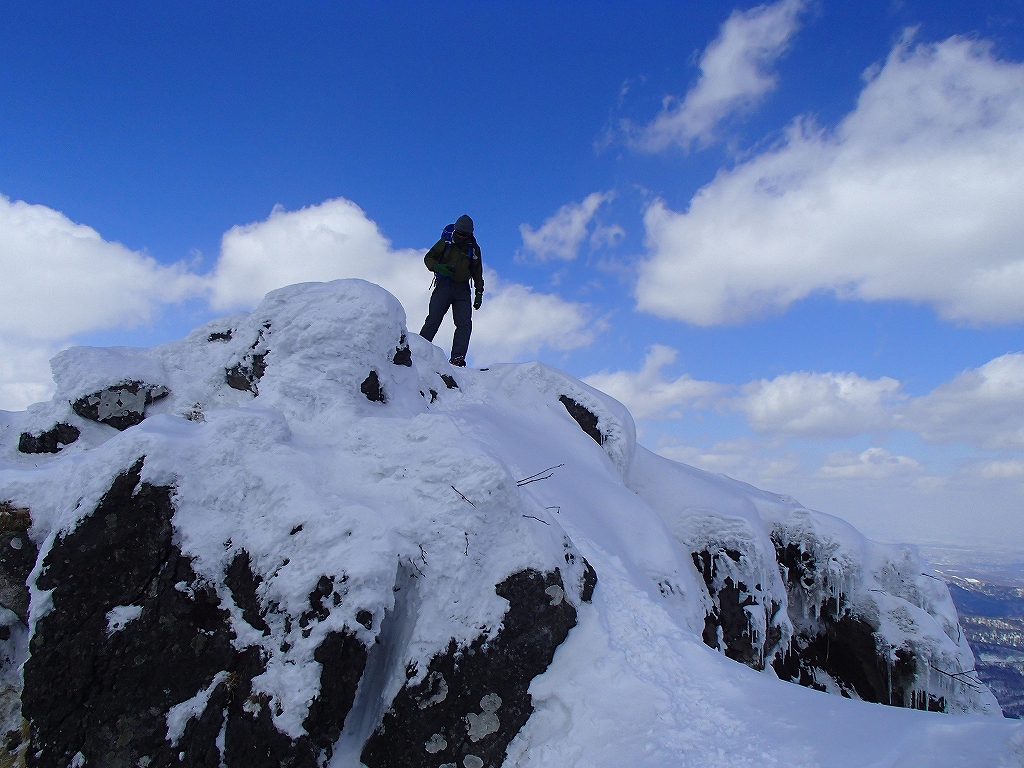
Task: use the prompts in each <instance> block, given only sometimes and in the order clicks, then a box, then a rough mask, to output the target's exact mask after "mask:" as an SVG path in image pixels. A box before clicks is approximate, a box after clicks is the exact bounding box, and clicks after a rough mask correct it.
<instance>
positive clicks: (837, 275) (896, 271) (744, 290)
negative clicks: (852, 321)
mask: <svg viewBox="0 0 1024 768" xmlns="http://www.w3.org/2000/svg"><path fill="white" fill-rule="evenodd" d="M1021 157H1024V65H1022V64H1019V63H1014V62H1004V61H999V60H997V59H996V58H995V57H994V56H993V55H992V53H991V51H990V49H989V47H988V46H987V45H986V44H984V43H982V42H978V41H972V40H966V39H962V38H951V39H949V40H946V41H945V42H942V43H938V44H934V45H918V46H916V47H915V46H911V44H910V43H909V42H903V43H901V44H899V45H897V46H896V47H895V49H894V50H893V51H892V53H891V55H890V56H889V57H888V59H887V61H886V62H885V64H884V66H882V67H879V68H876V70H875V71H873V72H872V73H871V74H870V76H869V77H868V82H867V84H866V86H865V87H864V89H863V91H862V93H861V95H860V97H859V100H858V103H857V106H856V109H855V110H854V111H853V112H852V113H850V114H849V115H848V116H847V117H846V118H845V119H844V120H843V121H842V123H841V124H840V125H839V126H838V127H837V128H836V130H835V131H834V132H831V133H829V132H826V131H823V130H819V129H818V128H816V127H815V126H814V125H813V124H812V123H811V121H809V120H806V119H800V120H797V121H795V122H794V123H793V124H792V125H791V126H790V128H789V130H788V133H787V135H786V137H785V140H784V141H782V142H781V143H780V144H779V145H778V146H776V147H774V148H772V149H770V150H768V151H765V152H763V153H761V154H759V155H756V156H754V157H753V158H751V159H750V160H748V161H747V162H744V163H741V164H740V165H738V166H737V167H736V168H734V169H732V170H730V171H722V172H720V173H719V175H718V176H717V177H716V178H715V180H714V181H712V182H711V183H710V184H708V185H707V186H706V187H704V188H703V189H701V190H700V191H699V192H698V193H697V194H696V195H695V196H694V197H693V199H692V200H691V202H690V205H689V209H688V210H687V211H686V212H685V213H676V212H674V211H671V210H669V209H668V208H667V207H666V205H665V204H664V203H662V202H658V203H655V204H654V205H652V206H651V207H650V208H648V210H647V212H646V215H645V224H646V228H647V237H648V242H649V248H650V252H649V258H648V260H647V261H646V262H645V263H644V264H643V265H642V267H641V271H640V277H639V281H638V284H637V288H636V297H637V300H638V306H639V308H640V309H642V310H645V311H648V312H652V313H654V314H656V315H659V316H662V317H669V318H676V319H680V320H684V321H687V322H690V323H694V324H697V325H704V326H708V325H715V324H719V323H737V322H741V321H744V320H747V319H749V318H752V317H757V316H760V315H764V314H766V313H772V312H779V311H782V310H784V309H785V308H786V307H787V306H789V304H791V303H792V302H794V301H797V300H799V299H801V298H804V297H806V296H808V295H810V294H811V293H814V292H816V291H831V292H834V293H835V294H836V295H837V296H838V297H839V298H842V299H859V300H866V301H875V300H909V301H912V302H926V303H930V304H931V305H933V306H934V307H935V309H936V310H937V311H938V313H939V314H940V315H941V316H942V317H944V318H947V319H952V320H960V321H968V322H973V323H983V322H1009V321H1019V320H1022V319H1024V163H1021V162H1020V158H1021Z"/></svg>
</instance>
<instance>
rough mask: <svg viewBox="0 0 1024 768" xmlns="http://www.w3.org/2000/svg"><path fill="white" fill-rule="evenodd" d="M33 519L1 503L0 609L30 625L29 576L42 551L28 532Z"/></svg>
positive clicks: (25, 512)
mask: <svg viewBox="0 0 1024 768" xmlns="http://www.w3.org/2000/svg"><path fill="white" fill-rule="evenodd" d="M31 526H32V518H31V516H30V514H29V511H28V510H27V509H22V508H20V507H15V506H14V505H13V504H11V503H10V502H6V501H4V502H0V605H2V606H3V607H4V608H7V609H8V610H10V611H12V612H14V613H15V614H16V615H17V617H18V618H19V619H21V621H22V623H23V624H25V625H27V624H28V602H29V591H28V584H27V583H26V582H27V580H28V575H29V573H30V572H31V571H32V568H34V567H35V564H36V557H38V555H39V551H38V549H37V548H36V545H35V544H34V543H33V542H32V539H30V538H29V537H28V529H29V528H30V527H31Z"/></svg>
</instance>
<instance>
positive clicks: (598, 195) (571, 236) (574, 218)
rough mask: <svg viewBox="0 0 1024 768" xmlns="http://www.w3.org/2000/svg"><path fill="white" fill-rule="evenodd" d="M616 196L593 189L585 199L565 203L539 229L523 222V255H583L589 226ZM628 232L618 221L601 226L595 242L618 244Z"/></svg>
mask: <svg viewBox="0 0 1024 768" xmlns="http://www.w3.org/2000/svg"><path fill="white" fill-rule="evenodd" d="M614 197H615V195H614V193H612V192H593V193H592V194H589V195H587V197H586V198H585V199H584V200H583V201H582V202H579V203H569V204H567V205H563V206H562V207H561V208H559V209H558V211H557V212H556V213H555V214H554V215H553V216H551V217H549V218H548V219H547V220H545V222H544V223H543V224H541V226H540V228H539V229H533V228H532V227H531V226H530V225H529V224H520V225H519V232H520V234H521V235H522V236H523V250H522V251H520V253H519V257H520V258H523V257H525V256H527V255H530V256H532V257H533V258H534V259H536V260H537V261H547V260H549V259H564V260H566V261H571V260H572V259H575V258H576V257H577V256H578V255H579V252H580V246H581V245H582V244H583V241H584V240H586V239H587V235H588V227H589V226H590V222H591V220H593V218H594V214H595V213H597V209H598V208H600V207H601V206H602V205H604V204H605V203H607V202H609V201H611V200H612V198H614ZM624 234H625V233H624V232H623V230H622V228H621V227H619V226H617V225H615V226H612V227H597V228H596V229H595V231H594V234H593V236H592V242H593V243H594V244H595V245H599V244H601V243H606V244H609V245H614V244H615V242H616V241H617V239H618V238H621V237H622V236H623V235H624Z"/></svg>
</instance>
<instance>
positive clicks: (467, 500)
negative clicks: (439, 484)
mask: <svg viewBox="0 0 1024 768" xmlns="http://www.w3.org/2000/svg"><path fill="white" fill-rule="evenodd" d="M451 488H452V490H453V491H455V492H456V493H457V494H459V496H462V500H463V501H464V502H466V503H467V504H469V505H470V506H471V507H475V506H476V504H474V503H473V502H472V501H470V500H469V499H467V498H466V497H465V496H464V495H463V493H462V491H460V490H459V489H458V488H456V487H455V486H454V485H453V486H452V487H451Z"/></svg>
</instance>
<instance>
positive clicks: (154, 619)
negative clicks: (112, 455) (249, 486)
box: [22, 460, 235, 768]
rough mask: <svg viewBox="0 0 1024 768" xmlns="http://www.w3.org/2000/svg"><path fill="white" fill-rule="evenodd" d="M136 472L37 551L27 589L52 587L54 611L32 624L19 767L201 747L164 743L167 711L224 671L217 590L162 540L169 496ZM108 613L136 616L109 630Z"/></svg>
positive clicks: (156, 755) (228, 650)
mask: <svg viewBox="0 0 1024 768" xmlns="http://www.w3.org/2000/svg"><path fill="white" fill-rule="evenodd" d="M141 469H142V460H139V462H137V463H136V464H135V466H134V467H132V468H131V469H130V470H129V471H128V472H126V473H125V474H123V475H121V476H119V477H118V478H117V479H116V480H115V481H114V483H113V485H112V486H111V488H110V490H109V491H107V493H106V495H104V497H103V499H102V500H101V501H100V504H99V506H98V507H97V508H96V510H95V512H94V513H93V514H92V515H91V516H89V517H87V518H85V519H84V520H83V521H82V522H81V523H80V524H79V525H78V527H77V528H76V529H75V530H74V531H73V532H72V533H70V534H67V535H65V536H62V537H60V538H58V540H57V541H56V542H55V543H54V545H53V548H52V549H51V550H50V552H49V553H48V554H47V555H46V559H45V561H44V570H43V573H42V575H41V576H40V577H39V578H38V581H37V587H38V588H39V589H43V590H53V593H52V600H53V610H52V611H50V612H49V613H48V614H47V615H46V616H44V617H43V618H42V619H40V620H39V622H38V623H37V624H36V630H35V634H34V636H33V637H32V640H31V643H30V656H29V659H28V661H27V663H26V664H25V692H24V694H23V699H22V706H23V713H24V715H25V717H26V719H27V720H28V721H29V724H30V730H31V739H32V748H31V750H30V751H29V765H33V766H53V767H54V768H65V767H66V766H67V765H68V764H69V763H70V762H71V760H72V759H73V758H74V756H75V754H76V753H78V752H81V753H82V754H83V755H84V756H85V758H86V761H87V764H90V765H126V766H128V765H136V764H137V761H138V760H140V759H141V758H143V757H150V758H151V759H152V760H153V763H152V764H153V765H167V764H170V761H171V752H173V755H174V759H175V760H176V759H177V755H178V752H185V753H186V757H187V758H188V759H189V760H197V759H198V758H199V754H198V753H197V752H196V750H197V749H199V745H193V744H191V743H187V742H186V740H185V739H183V740H182V743H180V744H179V745H178V746H177V747H176V748H173V749H172V748H171V745H170V744H167V743H166V742H165V741H164V736H165V734H166V732H167V722H166V719H165V714H166V712H167V711H168V709H169V708H170V707H171V706H173V705H174V704H177V703H180V702H182V701H185V700H186V699H189V698H191V697H192V696H194V695H195V694H196V693H197V692H198V691H200V690H203V689H204V688H206V687H207V686H208V685H209V684H210V682H211V681H212V680H213V677H214V675H216V674H217V672H219V671H221V670H226V669H230V668H231V666H232V661H233V659H234V656H235V652H234V650H233V649H232V647H231V637H232V633H231V631H230V628H229V626H228V617H227V613H226V612H225V611H223V610H221V608H220V606H219V601H218V599H217V594H216V591H215V590H214V589H213V588H212V587H210V586H208V585H203V584H201V583H199V582H198V580H197V579H196V576H195V574H194V573H193V571H192V567H191V561H190V559H189V558H187V557H184V556H183V555H182V554H181V552H180V551H179V550H178V549H177V547H176V546H174V545H173V543H172V540H171V534H172V531H171V516H172V514H173V509H172V507H171V501H170V489H169V488H161V487H154V486H152V485H149V484H147V483H140V482H139V477H140V472H141ZM133 492H134V495H133ZM179 582H185V583H186V584H189V585H190V587H191V589H190V590H189V593H186V592H183V591H180V590H177V589H175V588H174V585H175V584H177V583H179ZM117 606H139V607H141V609H142V610H141V614H140V615H139V616H138V617H137V618H135V619H134V620H133V621H130V622H128V623H127V624H126V625H124V627H123V628H122V629H120V630H119V631H113V632H111V633H110V634H108V616H107V614H108V612H110V611H111V610H112V609H113V608H115V607H117ZM213 736H214V737H215V736H216V732H214V733H213ZM200 751H202V750H200ZM189 760H186V761H184V762H185V763H186V764H189ZM192 764H199V763H198V762H193V763H192Z"/></svg>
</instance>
